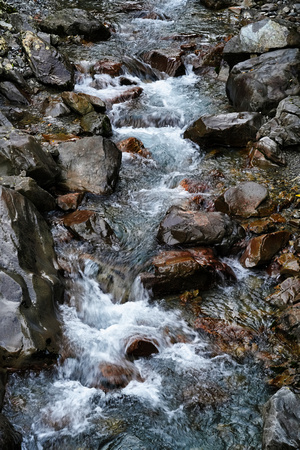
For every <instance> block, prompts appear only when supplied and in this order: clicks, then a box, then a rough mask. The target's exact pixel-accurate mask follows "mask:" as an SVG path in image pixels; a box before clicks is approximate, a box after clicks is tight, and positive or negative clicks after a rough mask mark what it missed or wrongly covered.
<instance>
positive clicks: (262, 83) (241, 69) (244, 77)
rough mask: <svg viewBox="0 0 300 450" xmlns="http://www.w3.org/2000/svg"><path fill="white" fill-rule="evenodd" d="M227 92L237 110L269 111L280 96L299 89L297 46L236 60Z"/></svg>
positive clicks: (298, 54) (275, 105)
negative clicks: (237, 61)
mask: <svg viewBox="0 0 300 450" xmlns="http://www.w3.org/2000/svg"><path fill="white" fill-rule="evenodd" d="M226 92H227V96H228V98H229V100H230V101H231V102H232V104H233V106H234V108H235V109H236V110H238V111H260V112H262V113H263V114H268V113H270V111H272V110H274V109H275V108H276V107H277V105H278V103H279V102H280V101H281V100H282V99H284V98H285V97H288V96H289V95H298V94H299V93H300V50H299V49H297V48H288V49H282V50H276V51H274V52H269V53H264V54H263V55H260V56H258V57H256V58H251V59H248V60H246V61H243V62H241V63H239V64H237V65H236V66H234V67H233V69H232V70H231V72H230V74H229V77H228V80H227V84H226Z"/></svg>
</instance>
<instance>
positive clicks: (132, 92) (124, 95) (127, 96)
mask: <svg viewBox="0 0 300 450" xmlns="http://www.w3.org/2000/svg"><path fill="white" fill-rule="evenodd" d="M142 93H143V88H141V87H140V86H136V87H133V88H130V89H127V90H126V91H123V92H121V93H120V94H119V95H117V96H116V97H112V98H108V99H107V100H106V101H107V102H108V103H111V104H112V105H113V104H115V103H123V102H127V101H128V100H132V99H134V98H138V97H140V96H141V94H142Z"/></svg>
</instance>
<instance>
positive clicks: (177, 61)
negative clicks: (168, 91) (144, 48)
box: [142, 49, 185, 77]
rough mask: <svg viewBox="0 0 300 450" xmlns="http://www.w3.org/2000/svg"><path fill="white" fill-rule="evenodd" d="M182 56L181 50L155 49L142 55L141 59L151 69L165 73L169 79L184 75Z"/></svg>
mask: <svg viewBox="0 0 300 450" xmlns="http://www.w3.org/2000/svg"><path fill="white" fill-rule="evenodd" d="M182 54H183V52H182V51H181V50H172V49H159V50H158V49H157V50H151V51H150V52H146V53H144V54H143V55H142V57H143V60H144V61H145V62H146V63H148V64H150V66H151V67H152V68H153V69H157V70H159V71H160V72H165V73H166V74H168V75H170V76H171V77H179V76H180V75H184V74H185V67H184V64H183V62H182V59H181V56H182Z"/></svg>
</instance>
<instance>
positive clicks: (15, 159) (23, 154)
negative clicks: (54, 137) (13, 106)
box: [0, 127, 59, 187]
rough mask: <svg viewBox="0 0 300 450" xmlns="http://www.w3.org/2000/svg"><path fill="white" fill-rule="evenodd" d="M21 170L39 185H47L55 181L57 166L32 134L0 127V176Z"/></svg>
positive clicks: (17, 173) (15, 173)
mask: <svg viewBox="0 0 300 450" xmlns="http://www.w3.org/2000/svg"><path fill="white" fill-rule="evenodd" d="M23 172H25V174H26V176H28V177H30V178H33V179H34V180H35V181H36V182H37V183H38V184H39V185H40V186H42V187H49V186H51V185H53V184H54V183H55V181H56V178H57V176H58V175H59V168H58V167H57V165H56V163H55V162H54V160H53V158H52V156H51V155H50V154H48V153H45V152H44V151H43V149H42V147H41V145H40V144H39V143H38V142H37V141H36V140H35V139H34V137H33V136H30V135H28V134H26V133H23V132H21V131H19V130H17V129H16V128H11V127H0V176H5V175H20V174H21V173H23Z"/></svg>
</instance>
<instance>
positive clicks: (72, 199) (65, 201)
mask: <svg viewBox="0 0 300 450" xmlns="http://www.w3.org/2000/svg"><path fill="white" fill-rule="evenodd" d="M82 197H83V195H82V193H79V192H74V193H71V194H65V195H59V196H58V197H57V205H58V207H59V208H61V209H62V210H63V211H69V210H70V209H77V208H78V206H79V205H80V203H81V200H82Z"/></svg>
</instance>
